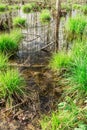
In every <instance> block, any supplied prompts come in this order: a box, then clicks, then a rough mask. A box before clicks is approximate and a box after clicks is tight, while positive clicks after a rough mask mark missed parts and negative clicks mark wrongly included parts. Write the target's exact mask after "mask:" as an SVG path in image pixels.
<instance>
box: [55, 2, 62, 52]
mask: <svg viewBox="0 0 87 130" xmlns="http://www.w3.org/2000/svg"><path fill="white" fill-rule="evenodd" d="M60 11H61V9H60V0H57V2H56V29H55V31H56V32H55V51H56V52H57V51H58V50H59V25H60Z"/></svg>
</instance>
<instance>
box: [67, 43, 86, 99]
mask: <svg viewBox="0 0 87 130" xmlns="http://www.w3.org/2000/svg"><path fill="white" fill-rule="evenodd" d="M86 50H87V45H86V42H85V41H84V42H79V41H77V42H75V43H74V47H73V49H72V62H71V69H70V74H69V78H68V82H69V83H70V87H69V88H68V91H67V94H68V93H70V94H71V95H73V96H74V97H75V96H77V97H78V98H80V97H83V96H86V95H87V51H86ZM72 86H73V87H72ZM73 93H74V94H73Z"/></svg>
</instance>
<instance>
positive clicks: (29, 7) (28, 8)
mask: <svg viewBox="0 0 87 130" xmlns="http://www.w3.org/2000/svg"><path fill="white" fill-rule="evenodd" d="M22 10H23V12H24V13H30V12H31V11H32V5H31V4H26V5H24V6H23V8H22Z"/></svg>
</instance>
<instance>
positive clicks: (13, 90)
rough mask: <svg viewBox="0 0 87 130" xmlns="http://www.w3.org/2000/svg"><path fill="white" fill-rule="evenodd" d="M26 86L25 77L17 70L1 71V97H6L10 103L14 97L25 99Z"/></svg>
mask: <svg viewBox="0 0 87 130" xmlns="http://www.w3.org/2000/svg"><path fill="white" fill-rule="evenodd" d="M24 88H25V83H24V79H23V78H22V77H21V76H20V74H19V72H18V71H17V70H13V69H12V70H8V71H7V72H4V73H0V99H5V101H7V102H8V103H9V104H10V103H11V101H12V99H15V100H17V99H20V100H23V97H24Z"/></svg>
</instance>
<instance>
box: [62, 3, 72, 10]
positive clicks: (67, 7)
mask: <svg viewBox="0 0 87 130" xmlns="http://www.w3.org/2000/svg"><path fill="white" fill-rule="evenodd" d="M61 9H62V10H65V11H67V12H69V11H71V10H72V8H71V6H70V5H69V4H64V3H62V4H61Z"/></svg>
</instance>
